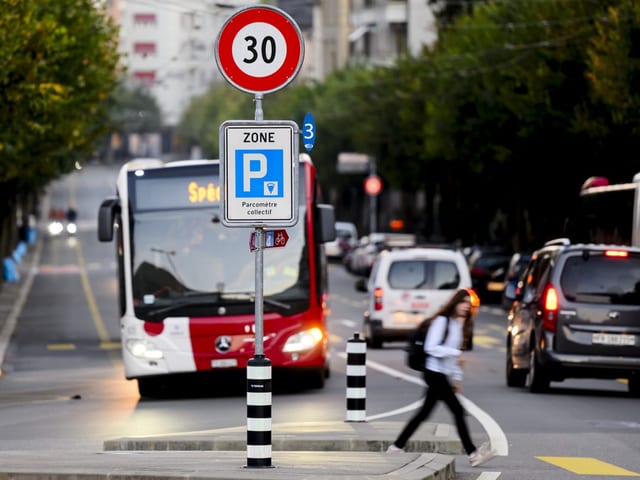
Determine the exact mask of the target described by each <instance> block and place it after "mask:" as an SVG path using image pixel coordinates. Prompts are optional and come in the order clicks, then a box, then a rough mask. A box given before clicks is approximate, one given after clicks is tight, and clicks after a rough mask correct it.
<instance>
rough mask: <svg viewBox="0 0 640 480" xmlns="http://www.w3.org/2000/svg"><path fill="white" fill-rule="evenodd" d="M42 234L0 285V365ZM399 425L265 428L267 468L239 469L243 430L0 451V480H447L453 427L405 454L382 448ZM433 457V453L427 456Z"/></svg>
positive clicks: (430, 434)
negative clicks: (91, 447) (15, 273)
mask: <svg viewBox="0 0 640 480" xmlns="http://www.w3.org/2000/svg"><path fill="white" fill-rule="evenodd" d="M42 234H43V233H42V231H40V232H39V234H38V239H37V242H36V244H35V245H32V246H31V247H30V249H29V251H28V252H27V254H26V255H25V256H24V259H23V261H22V262H21V263H20V264H19V272H20V279H19V281H18V282H16V283H3V284H2V285H0V367H1V366H2V362H3V361H4V358H5V354H6V350H7V348H8V345H9V341H10V338H11V335H12V333H13V330H14V329H15V326H16V323H17V320H18V317H19V315H20V311H21V309H22V306H23V305H24V302H25V301H26V298H27V296H28V294H29V290H30V289H31V285H32V283H33V277H34V275H35V272H36V269H37V265H38V263H39V259H40V252H41V248H42V239H41V238H40V235H42ZM0 371H1V370H0ZM403 425H404V423H403V422H392V421H373V422H313V423H295V424H294V423H286V424H284V423H283V424H274V425H273V426H272V441H271V444H272V458H271V460H272V462H271V463H272V467H271V468H254V467H247V466H246V464H247V452H246V429H245V428H228V429H216V430H209V431H204V432H198V433H194V434H185V435H171V436H163V437H157V436H156V437H127V438H116V439H105V441H104V444H103V450H102V451H98V452H90V451H71V452H67V453H65V454H64V455H60V451H0V478H10V479H15V480H27V479H28V480H61V479H86V480H97V479H118V480H125V479H130V480H165V479H166V480H173V479H199V480H204V479H207V480H244V479H261V480H288V479H295V480H323V479H326V480H338V479H340V480H350V479H364V480H366V479H372V480H373V479H401V480H452V479H455V457H454V455H462V446H461V444H460V440H459V439H458V436H457V433H456V431H455V429H454V428H453V426H451V425H448V424H437V423H425V424H423V425H422V426H421V427H420V428H419V429H418V431H417V432H416V434H415V435H414V436H413V437H412V439H411V440H410V441H409V443H408V444H407V451H408V453H399V454H398V453H396V454H391V453H386V452H385V450H386V448H387V446H388V445H389V442H390V441H392V440H393V439H394V438H395V436H396V435H397V434H398V432H399V431H400V430H401V428H402V427H403ZM430 452H438V453H430Z"/></svg>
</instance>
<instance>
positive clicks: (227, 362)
mask: <svg viewBox="0 0 640 480" xmlns="http://www.w3.org/2000/svg"><path fill="white" fill-rule="evenodd" d="M237 366H238V360H237V359H236V358H219V359H216V360H211V368H230V367H237Z"/></svg>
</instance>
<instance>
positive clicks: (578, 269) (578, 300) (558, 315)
mask: <svg viewBox="0 0 640 480" xmlns="http://www.w3.org/2000/svg"><path fill="white" fill-rule="evenodd" d="M506 346H507V353H506V382H507V385H508V386H510V387H523V386H526V387H528V389H529V390H530V391H532V392H543V391H546V390H547V389H548V388H549V386H550V382H552V381H563V380H565V379H567V378H600V379H626V380H627V382H628V388H629V392H630V393H631V394H632V395H633V396H639V395H640V248H634V247H626V246H618V245H602V244H573V245H572V244H571V243H570V241H569V240H568V239H556V240H552V241H549V242H547V243H546V244H545V246H544V247H543V248H541V249H539V250H537V251H536V252H534V253H533V256H532V259H531V261H530V262H529V264H528V266H527V268H526V270H525V271H524V273H523V275H522V276H521V277H520V281H519V284H518V287H517V289H516V293H515V301H514V304H513V306H512V307H511V310H510V312H509V315H508V330H507V345H506Z"/></svg>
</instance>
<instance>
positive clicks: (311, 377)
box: [307, 368, 327, 389]
mask: <svg viewBox="0 0 640 480" xmlns="http://www.w3.org/2000/svg"><path fill="white" fill-rule="evenodd" d="M326 378H327V370H326V369H324V368H321V369H319V370H314V371H312V372H309V374H308V376H307V385H308V386H309V388H314V389H315V388H324V384H325V379H326Z"/></svg>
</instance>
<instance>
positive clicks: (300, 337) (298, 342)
mask: <svg viewBox="0 0 640 480" xmlns="http://www.w3.org/2000/svg"><path fill="white" fill-rule="evenodd" d="M323 338H324V335H323V333H322V330H320V329H319V328H318V327H314V328H310V329H309V330H304V331H302V332H298V333H296V334H295V335H291V336H290V337H289V338H288V339H287V342H286V343H285V344H284V348H283V349H282V351H283V352H285V353H293V352H302V351H305V350H310V349H312V348H313V347H315V346H316V345H317V344H318V343H320V342H321V341H322V339H323Z"/></svg>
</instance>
